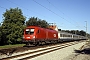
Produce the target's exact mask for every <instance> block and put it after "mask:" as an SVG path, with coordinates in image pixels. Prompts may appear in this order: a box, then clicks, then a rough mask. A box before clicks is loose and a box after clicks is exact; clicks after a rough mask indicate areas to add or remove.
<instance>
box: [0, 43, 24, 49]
mask: <svg viewBox="0 0 90 60" xmlns="http://www.w3.org/2000/svg"><path fill="white" fill-rule="evenodd" d="M24 45H25V44H15V45H4V46H0V49H8V48H16V47H23V46H24Z"/></svg>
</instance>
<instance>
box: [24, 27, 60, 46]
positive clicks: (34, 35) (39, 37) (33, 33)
mask: <svg viewBox="0 0 90 60" xmlns="http://www.w3.org/2000/svg"><path fill="white" fill-rule="evenodd" d="M57 40H58V32H57V31H55V30H52V29H46V28H41V27H38V26H29V27H27V28H26V29H25V30H24V35H23V42H26V44H27V45H29V44H33V45H37V44H43V43H48V42H56V41H57Z"/></svg>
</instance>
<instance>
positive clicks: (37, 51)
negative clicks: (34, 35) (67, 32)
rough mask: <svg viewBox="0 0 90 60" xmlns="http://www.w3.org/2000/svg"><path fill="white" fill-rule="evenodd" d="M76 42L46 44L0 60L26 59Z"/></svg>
mask: <svg viewBox="0 0 90 60" xmlns="http://www.w3.org/2000/svg"><path fill="white" fill-rule="evenodd" d="M78 43H80V42H67V43H64V44H58V45H53V46H48V47H45V48H38V49H34V50H30V51H29V52H27V53H24V54H20V55H16V56H11V57H7V58H3V59H2V60H28V59H32V58H35V57H37V56H40V55H44V54H46V53H50V52H53V51H56V50H59V49H62V48H66V47H69V46H72V45H75V44H78Z"/></svg>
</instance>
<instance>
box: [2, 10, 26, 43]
mask: <svg viewBox="0 0 90 60" xmlns="http://www.w3.org/2000/svg"><path fill="white" fill-rule="evenodd" d="M3 16H4V19H3V20H4V21H3V24H2V26H1V28H2V34H3V36H2V40H3V44H15V43H17V42H20V41H21V40H22V35H23V29H24V24H25V20H26V19H25V17H24V16H23V13H22V10H21V9H19V8H14V9H13V8H10V10H7V9H6V12H5V13H4V14H3Z"/></svg>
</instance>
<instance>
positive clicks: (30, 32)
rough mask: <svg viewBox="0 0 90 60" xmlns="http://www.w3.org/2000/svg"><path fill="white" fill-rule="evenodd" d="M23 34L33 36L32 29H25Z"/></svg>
mask: <svg viewBox="0 0 90 60" xmlns="http://www.w3.org/2000/svg"><path fill="white" fill-rule="evenodd" d="M25 34H30V35H31V34H34V29H26V31H25Z"/></svg>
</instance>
